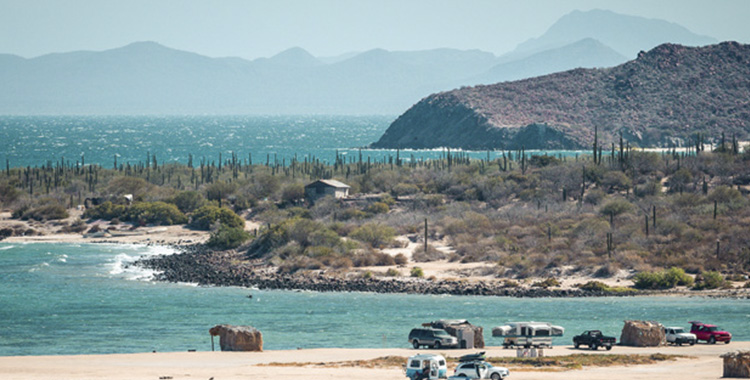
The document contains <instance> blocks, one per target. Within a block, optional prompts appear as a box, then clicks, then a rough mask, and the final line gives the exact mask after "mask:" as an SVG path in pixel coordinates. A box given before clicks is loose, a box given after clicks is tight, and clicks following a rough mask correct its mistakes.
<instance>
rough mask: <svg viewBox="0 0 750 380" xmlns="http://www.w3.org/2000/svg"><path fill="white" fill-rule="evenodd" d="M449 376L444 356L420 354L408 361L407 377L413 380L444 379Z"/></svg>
mask: <svg viewBox="0 0 750 380" xmlns="http://www.w3.org/2000/svg"><path fill="white" fill-rule="evenodd" d="M425 372H427V373H426V374H425ZM447 376H448V366H447V364H446V362H445V358H444V357H443V356H442V355H433V354H419V355H414V356H411V357H409V359H407V360H406V377H408V378H410V379H411V380H416V379H430V380H432V379H444V378H446V377H447Z"/></svg>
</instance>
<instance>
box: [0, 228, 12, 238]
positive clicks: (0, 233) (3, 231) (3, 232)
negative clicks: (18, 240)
mask: <svg viewBox="0 0 750 380" xmlns="http://www.w3.org/2000/svg"><path fill="white" fill-rule="evenodd" d="M11 236H13V229H12V228H10V227H5V228H0V239H4V238H7V237H11Z"/></svg>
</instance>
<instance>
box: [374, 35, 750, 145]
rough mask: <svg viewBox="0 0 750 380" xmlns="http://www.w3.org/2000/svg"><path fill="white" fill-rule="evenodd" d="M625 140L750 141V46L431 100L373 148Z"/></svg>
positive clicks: (659, 50) (691, 51) (664, 54)
mask: <svg viewBox="0 0 750 380" xmlns="http://www.w3.org/2000/svg"><path fill="white" fill-rule="evenodd" d="M595 127H598V129H599V131H600V132H599V137H600V139H601V140H600V141H605V142H607V141H614V140H615V139H616V138H617V136H618V135H619V133H622V134H623V137H624V138H625V139H627V140H628V141H631V143H633V144H635V145H637V146H642V147H645V146H670V145H672V144H676V145H680V144H687V143H688V141H689V140H690V139H691V138H693V137H694V136H695V135H696V134H698V133H701V134H703V135H704V136H706V137H707V138H718V137H719V136H720V135H721V134H722V133H725V134H726V135H727V136H732V135H736V136H737V138H740V139H748V137H750V45H743V44H739V43H736V42H724V43H721V44H717V45H709V46H705V47H685V46H681V45H675V44H663V45H660V46H657V47H656V48H654V49H652V50H651V51H649V52H641V53H639V54H638V58H637V59H635V60H633V61H629V62H626V63H624V64H622V65H619V66H616V67H613V68H608V69H576V70H571V71H566V72H561V73H556V74H551V75H547V76H542V77H537V78H531V79H525V80H521V81H516V82H505V83H499V84H494V85H489V86H476V87H464V88H461V89H458V90H453V91H448V92H442V93H437V94H433V95H430V96H428V97H426V98H424V99H422V100H421V101H420V102H419V103H417V104H416V105H414V106H413V107H412V108H410V109H409V110H408V111H407V112H406V113H404V114H403V115H401V116H400V117H399V118H398V119H397V120H396V121H394V122H393V124H391V126H390V127H389V128H388V130H387V131H386V132H385V134H384V135H383V136H382V137H381V138H380V140H379V141H377V142H376V143H374V144H372V146H373V147H376V148H437V147H456V148H465V149H518V148H520V147H522V146H523V147H525V148H527V149H559V148H565V149H575V148H582V149H586V148H589V147H591V144H592V143H593V140H594V128H595Z"/></svg>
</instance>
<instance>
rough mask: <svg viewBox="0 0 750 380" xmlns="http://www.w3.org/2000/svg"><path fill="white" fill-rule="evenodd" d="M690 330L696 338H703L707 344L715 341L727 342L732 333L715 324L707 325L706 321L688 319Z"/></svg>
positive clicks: (730, 338)
mask: <svg viewBox="0 0 750 380" xmlns="http://www.w3.org/2000/svg"><path fill="white" fill-rule="evenodd" d="M689 323H690V325H691V326H690V332H691V333H693V334H695V336H696V338H697V339H698V340H705V341H706V342H708V344H714V343H716V342H724V343H726V344H729V342H730V341H731V340H732V334H730V333H729V332H726V331H724V330H722V329H720V328H718V327H717V326H716V325H709V324H707V323H703V322H698V321H690V322H689Z"/></svg>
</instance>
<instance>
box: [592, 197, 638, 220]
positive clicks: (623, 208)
mask: <svg viewBox="0 0 750 380" xmlns="http://www.w3.org/2000/svg"><path fill="white" fill-rule="evenodd" d="M632 209H633V205H632V204H631V203H630V202H628V201H626V200H624V199H614V200H611V201H609V202H607V203H606V204H605V205H604V206H602V208H601V209H599V212H600V213H601V214H602V215H606V216H618V215H620V214H624V213H626V212H630V210H632Z"/></svg>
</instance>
